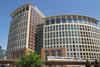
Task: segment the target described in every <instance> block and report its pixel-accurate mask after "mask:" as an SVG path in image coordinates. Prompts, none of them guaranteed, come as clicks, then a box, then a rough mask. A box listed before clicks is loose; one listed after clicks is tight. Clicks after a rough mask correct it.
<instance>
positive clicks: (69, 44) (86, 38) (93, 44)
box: [43, 15, 100, 61]
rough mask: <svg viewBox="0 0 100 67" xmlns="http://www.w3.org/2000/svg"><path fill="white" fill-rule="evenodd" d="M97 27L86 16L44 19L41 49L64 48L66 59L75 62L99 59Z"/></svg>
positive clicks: (96, 24)
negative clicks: (74, 60) (75, 60)
mask: <svg viewBox="0 0 100 67" xmlns="http://www.w3.org/2000/svg"><path fill="white" fill-rule="evenodd" d="M99 26H100V23H99V21H98V20H96V19H95V18H92V17H88V16H81V15H59V16H50V17H46V18H45V24H44V31H43V48H45V49H50V48H54V49H55V48H66V49H67V51H66V57H68V58H71V59H72V58H73V59H77V61H84V60H91V61H92V60H96V59H100V27H99ZM55 56H57V55H55Z"/></svg>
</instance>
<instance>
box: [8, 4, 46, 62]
mask: <svg viewBox="0 0 100 67" xmlns="http://www.w3.org/2000/svg"><path fill="white" fill-rule="evenodd" d="M11 17H12V21H11V24H10V29H9V36H8V45H7V59H12V60H18V59H19V58H20V57H21V56H22V55H23V54H25V53H27V52H31V51H33V52H34V49H35V34H36V28H37V25H39V24H42V18H43V17H44V15H43V14H42V13H41V12H40V11H39V10H38V9H37V7H36V6H32V4H30V3H27V4H24V5H23V6H20V7H19V8H17V9H16V10H14V11H13V12H12V14H11Z"/></svg>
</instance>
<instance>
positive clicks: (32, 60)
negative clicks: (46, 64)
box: [19, 53, 43, 67]
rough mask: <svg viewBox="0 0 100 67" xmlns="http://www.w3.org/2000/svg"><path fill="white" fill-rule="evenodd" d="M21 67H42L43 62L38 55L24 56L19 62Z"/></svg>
mask: <svg viewBox="0 0 100 67" xmlns="http://www.w3.org/2000/svg"><path fill="white" fill-rule="evenodd" d="M19 65H20V67H42V65H43V61H42V60H41V58H40V56H39V55H38V54H37V53H29V54H27V55H24V56H23V57H22V58H21V59H20V61H19Z"/></svg>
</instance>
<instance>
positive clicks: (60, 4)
mask: <svg viewBox="0 0 100 67" xmlns="http://www.w3.org/2000/svg"><path fill="white" fill-rule="evenodd" d="M28 1H31V2H32V3H33V4H34V5H36V6H37V7H38V8H39V9H40V10H41V11H42V13H43V14H44V15H45V16H51V15H61V14H80V15H87V16H91V17H94V18H97V19H98V20H99V18H100V0H1V2H0V45H1V46H2V47H3V48H4V49H6V47H7V41H8V31H9V25H10V21H11V17H10V14H11V12H12V11H13V10H14V9H16V8H17V7H19V6H21V5H22V4H25V3H27V2H28Z"/></svg>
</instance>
